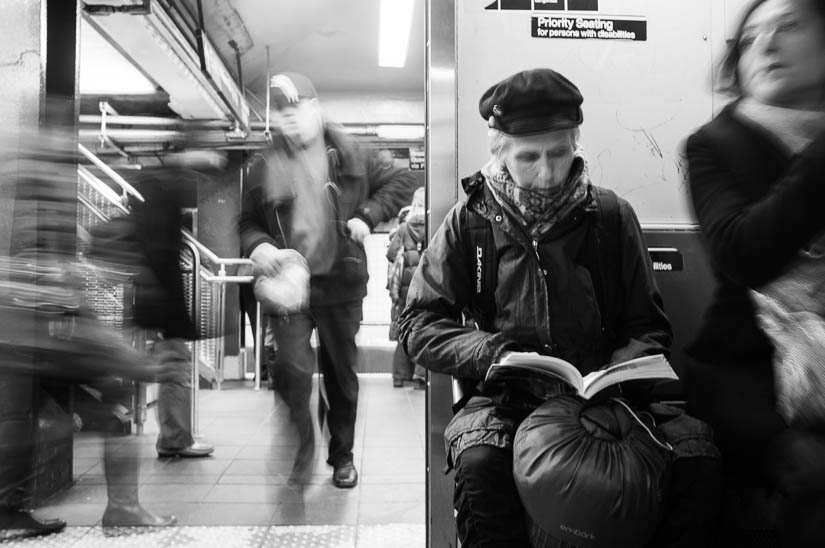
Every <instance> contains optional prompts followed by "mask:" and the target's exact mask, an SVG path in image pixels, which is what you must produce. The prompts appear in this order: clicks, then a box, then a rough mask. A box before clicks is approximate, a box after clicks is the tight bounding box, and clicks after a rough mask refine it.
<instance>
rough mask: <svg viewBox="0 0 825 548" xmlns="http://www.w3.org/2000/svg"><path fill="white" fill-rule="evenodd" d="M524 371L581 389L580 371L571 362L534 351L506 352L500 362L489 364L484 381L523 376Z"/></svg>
mask: <svg viewBox="0 0 825 548" xmlns="http://www.w3.org/2000/svg"><path fill="white" fill-rule="evenodd" d="M525 373H528V374H533V375H540V376H549V377H551V378H554V379H559V380H561V381H563V382H565V383H567V384H569V385H570V386H572V387H573V388H575V389H576V391H577V392H581V391H582V377H581V373H579V371H578V369H576V368H575V367H574V366H573V365H572V364H571V363H569V362H566V361H564V360H561V359H559V358H553V357H551V356H542V355H540V354H536V353H534V352H513V353H511V354H508V355H507V356H505V358H504V359H503V360H502V361H501V362H499V363H494V364H493V365H491V366H490V369H488V370H487V375H486V376H485V378H484V381H485V382H487V381H491V380H505V379H507V378H510V377H523V376H524V374H525Z"/></svg>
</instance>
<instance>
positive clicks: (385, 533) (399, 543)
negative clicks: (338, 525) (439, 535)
mask: <svg viewBox="0 0 825 548" xmlns="http://www.w3.org/2000/svg"><path fill="white" fill-rule="evenodd" d="M426 535H427V528H426V527H424V524H421V525H418V524H414V523H398V524H391V525H359V526H358V537H357V539H356V547H357V548H387V547H390V546H391V547H392V548H424V547H425V546H426V545H427V539H426Z"/></svg>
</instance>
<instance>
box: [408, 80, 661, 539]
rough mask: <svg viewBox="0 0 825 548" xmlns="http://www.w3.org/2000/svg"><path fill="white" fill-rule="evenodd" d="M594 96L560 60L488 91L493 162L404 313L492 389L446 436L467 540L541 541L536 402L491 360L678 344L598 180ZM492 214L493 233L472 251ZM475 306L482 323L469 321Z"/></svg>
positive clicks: (631, 236)
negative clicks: (498, 380)
mask: <svg viewBox="0 0 825 548" xmlns="http://www.w3.org/2000/svg"><path fill="white" fill-rule="evenodd" d="M581 103H582V96H581V93H580V92H579V90H578V88H577V87H576V86H575V85H574V84H573V83H571V82H570V81H569V80H567V79H566V78H565V77H564V76H562V75H561V74H558V73H557V72H554V71H553V70H550V69H535V70H527V71H523V72H520V73H517V74H514V75H512V76H510V77H508V78H505V79H504V80H502V81H501V82H499V83H498V84H496V85H494V86H492V87H491V88H490V89H489V90H487V92H485V93H484V95H483V96H482V97H481V101H480V104H479V110H480V113H481V116H482V118H483V119H484V120H485V121H487V122H488V125H489V131H488V135H489V143H490V152H491V158H490V160H489V162H488V163H487V164H486V165H485V166H484V167H482V169H481V171H480V172H479V173H476V174H475V175H473V176H472V177H469V178H467V179H465V180H463V181H462V184H463V185H464V189H465V191H466V193H467V202H466V203H460V204H458V205H456V206H455V207H453V209H452V210H451V211H450V212H449V213H448V214H447V217H446V219H445V220H444V222H443V223H442V225H441V227H440V228H439V229H438V231H437V232H436V234H435V235H434V236H433V238H432V240H431V242H430V245H429V247H428V248H427V250H426V251H425V252H424V253H423V255H422V257H421V262H420V264H419V268H418V270H417V271H416V274H415V276H414V277H413V280H412V283H411V285H410V289H409V294H408V297H407V306H406V309H405V310H404V312H403V314H402V317H401V320H400V324H399V331H400V341H401V343H402V344H403V345H404V348H405V349H406V351H407V353H408V355H409V356H410V358H411V359H412V360H413V362H415V363H418V364H421V365H423V366H424V367H426V368H427V369H430V370H431V371H436V372H441V373H447V374H449V375H452V376H454V377H458V378H459V379H462V380H465V381H471V382H473V383H478V384H479V385H481V386H479V388H480V389H481V395H479V396H476V397H473V398H472V399H470V400H469V402H468V403H467V405H466V406H465V407H464V408H463V409H462V411H460V412H459V413H458V414H457V415H456V416H455V417H454V418H453V420H452V421H451V423H450V424H449V426H448V427H447V431H446V433H445V437H446V438H447V440H446V441H447V444H448V450H449V454H448V459H449V460H450V463H451V464H452V465H453V466H454V468H455V471H456V478H455V480H456V483H455V494H454V503H455V507H456V510H457V526H458V534H459V538H460V540H461V545H462V546H464V547H470V548H473V547H478V546H508V547H526V546H529V541H528V529H527V526H526V519H525V517H526V516H525V512H524V510H523V507H522V504H521V502H520V499H519V494H518V492H517V490H516V486H515V483H514V479H513V449H512V442H513V435H514V432H515V431H516V429H517V427H518V426H519V424H520V423H521V421H522V420H523V419H524V418H525V417H526V416H527V415H528V414H529V413H530V411H532V409H533V408H534V407H535V404H534V403H533V402H532V401H531V400H530V399H529V398H525V399H522V394H520V393H518V392H515V391H506V390H500V389H499V390H496V388H495V387H484V386H483V383H482V382H481V381H482V379H484V376H485V373H486V372H487V369H488V368H489V367H490V365H491V364H492V363H494V362H496V361H498V360H500V359H502V358H503V357H504V356H505V355H506V354H507V353H508V352H510V351H532V352H537V353H539V354H545V355H551V356H557V357H559V358H562V359H565V360H567V361H569V362H570V363H572V364H575V365H576V366H577V367H578V368H579V369H580V371H581V372H582V374H586V373H589V372H591V371H593V370H596V369H599V368H600V367H602V366H604V365H606V364H610V363H618V362H621V361H624V360H627V359H631V358H635V357H640V356H644V355H650V354H667V353H668V349H669V346H670V342H671V329H670V323H669V321H668V319H667V317H666V316H665V314H664V311H663V308H662V300H661V298H660V295H659V291H658V289H657V287H656V283H655V281H654V278H653V271H652V267H651V264H650V259H649V257H648V254H647V249H646V246H645V243H644V241H643V238H642V232H641V229H640V227H639V222H638V220H637V219H636V215H635V213H634V212H633V209H632V208H631V206H630V205H629V204H628V203H627V202H626V201H624V200H623V199H621V198H618V197H617V196H616V195H615V194H614V193H613V192H611V191H609V190H605V189H602V188H599V187H596V186H594V185H593V184H592V183H591V182H590V179H589V177H588V171H587V164H586V161H585V159H584V157H583V155H582V151H581V148H580V146H579V125H580V124H581V122H582V110H581ZM608 209H609V210H611V211H612V212H613V213H612V214H608V212H607V211H608ZM479 220H481V222H482V223H483V225H484V227H485V228H484V230H486V231H487V233H488V238H490V239H492V241H491V242H489V246H485V245H477V246H476V247H475V248H473V247H472V246H471V242H472V241H473V235H472V231H473V229H474V226H478V225H479ZM600 224H603V225H605V226H606V227H607V229H608V230H612V231H614V234H613V235H612V236H611V238H612V239H613V240H615V242H616V244H618V245H616V246H611V247H615V249H611V248H609V247H608V246H600V244H599V242H598V241H596V240H597V238H596V235H597V234H599V233H600V229H599V225H600ZM490 246H494V247H493V248H492V249H491V251H490V252H489V253H487V252H486V250H485V247H490ZM493 251H494V253H493ZM489 261H496V262H494V263H490V262H489ZM488 272H489V273H491V274H492V276H494V277H491V278H490V280H494V283H493V287H492V288H491V290H490V293H491V294H490V295H487V298H486V299H485V296H484V295H482V293H483V292H484V288H485V284H486V283H487V280H485V279H484V278H485V277H486V276H488ZM485 300H488V303H489V304H488V303H485ZM489 301H492V302H489ZM485 304H486V306H485ZM465 311H469V313H470V315H471V316H472V317H473V319H474V320H475V322H476V324H477V327H478V328H475V327H473V326H471V325H468V324H466V323H465V322H464V321H462V315H463V314H464V313H465Z"/></svg>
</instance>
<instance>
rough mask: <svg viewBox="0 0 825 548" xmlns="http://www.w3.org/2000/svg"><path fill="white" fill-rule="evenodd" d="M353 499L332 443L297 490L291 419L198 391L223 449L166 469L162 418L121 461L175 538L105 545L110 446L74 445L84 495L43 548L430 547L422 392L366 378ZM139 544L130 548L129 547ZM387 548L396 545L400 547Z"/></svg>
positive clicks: (203, 426) (66, 505) (206, 432)
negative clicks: (160, 452)
mask: <svg viewBox="0 0 825 548" xmlns="http://www.w3.org/2000/svg"><path fill="white" fill-rule="evenodd" d="M359 378H360V381H361V392H360V396H359V407H358V421H357V423H356V439H355V451H354V453H355V464H356V467H357V468H358V470H359V473H360V481H359V484H358V485H357V486H356V487H355V488H354V489H347V490H342V489H337V488H335V487H334V486H333V485H332V483H331V474H332V468H331V467H329V466H328V465H327V464H326V463H325V458H326V439H325V437H323V436H322V435H321V434H320V432H318V436H316V438H317V439H320V440H323V441H322V442H321V445H320V446H319V448H318V450H317V451H316V456H315V466H314V469H313V471H312V475H311V477H310V478H309V480H308V481H307V482H306V483H305V484H303V485H290V484H288V481H287V479H288V476H289V473H290V470H291V468H292V459H293V455H294V451H295V443H294V440H293V433H292V431H291V426H290V424H289V421H288V420H287V419H286V418H285V417H286V409H285V407H284V406H283V403H282V402H280V400H277V401H276V398H275V397H274V396H273V393H272V392H269V391H266V390H261V391H259V392H256V391H254V390H253V389H252V388H251V383H250V382H248V381H247V382H243V381H238V382H230V383H225V384H224V386H223V390H221V391H210V390H204V391H201V396H200V434H201V435H202V439H203V440H204V441H208V442H210V443H213V444H215V446H216V449H215V453H214V455H213V456H211V457H209V458H206V459H191V460H189V459H158V458H157V455H156V453H155V448H154V444H155V436H156V432H157V425H156V422H155V421H154V418H153V415H154V413H150V415H151V418H150V420H149V421H148V422H147V425H146V428H145V432H144V434H143V435H141V436H136V435H133V436H130V437H127V438H123V441H122V443H121V444H120V446H119V447H118V451H119V452H121V453H122V454H123V455H124V456H126V455H132V456H136V457H138V458H140V460H141V476H140V486H139V494H140V499H141V502H142V503H143V504H144V505H145V506H147V507H148V508H150V509H151V510H153V511H156V512H159V513H172V514H175V515H176V516H177V517H178V523H179V526H178V527H176V528H175V529H174V530H169V531H158V532H154V533H150V534H149V535H145V534H143V535H139V536H137V537H120V538H114V539H107V538H104V537H103V535H102V532H101V530H100V528H99V522H100V517H101V515H102V513H103V509H104V508H105V505H106V485H105V479H104V476H103V469H102V462H101V458H102V440H101V439H100V438H99V437H97V436H94V435H85V434H80V435H78V436H77V437H76V441H75V454H74V456H75V458H74V477H75V480H76V482H75V485H74V486H73V487H72V488H70V489H69V490H67V491H65V492H63V493H60V494H58V495H56V496H54V497H53V498H52V499H50V500H49V501H47V503H46V504H45V505H44V506H43V507H41V508H40V509H38V511H37V513H38V514H39V515H42V516H44V517H61V518H63V519H65V520H66V521H67V522H68V523H69V527H68V529H67V530H66V531H65V532H63V533H61V534H59V535H55V536H52V537H49V538H46V539H43V540H39V541H32V540H29V541H18V542H13V543H11V544H9V545H18V544H19V545H21V546H23V545H25V546H34V545H38V544H41V545H43V546H78V547H85V546H133V545H134V546H138V545H139V546H142V547H145V546H190V545H191V546H212V545H214V546H221V547H222V548H230V547H233V546H243V547H253V546H254V547H258V546H319V547H321V546H336V547H337V546H340V547H352V548H356V547H367V546H410V547H423V546H424V545H425V538H424V537H425V525H424V523H425V470H424V451H425V442H424V440H425V433H424V392H422V391H416V390H413V389H412V387H405V388H401V389H393V388H392V380H391V377H390V375H389V374H367V375H360V376H359ZM129 539H131V540H129ZM390 539H397V540H394V541H391V540H390Z"/></svg>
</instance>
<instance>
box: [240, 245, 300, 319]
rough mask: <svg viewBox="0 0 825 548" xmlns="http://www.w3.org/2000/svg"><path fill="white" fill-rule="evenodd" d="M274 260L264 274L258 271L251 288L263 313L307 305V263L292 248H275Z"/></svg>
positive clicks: (293, 310)
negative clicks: (275, 258) (270, 268)
mask: <svg viewBox="0 0 825 548" xmlns="http://www.w3.org/2000/svg"><path fill="white" fill-rule="evenodd" d="M277 257H278V260H277V264H273V265H272V266H273V269H272V270H271V271H270V272H274V273H268V274H258V276H257V277H256V278H255V285H254V288H253V292H254V293H255V299H256V300H257V301H258V302H260V303H261V308H262V309H263V311H264V312H265V313H267V314H275V315H284V314H290V313H295V312H300V311H302V310H305V309H307V308H308V307H309V279H310V273H309V266H308V265H307V262H306V259H304V257H303V256H302V255H301V254H300V253H298V252H297V251H294V250H292V249H281V250H278V256H277Z"/></svg>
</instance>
